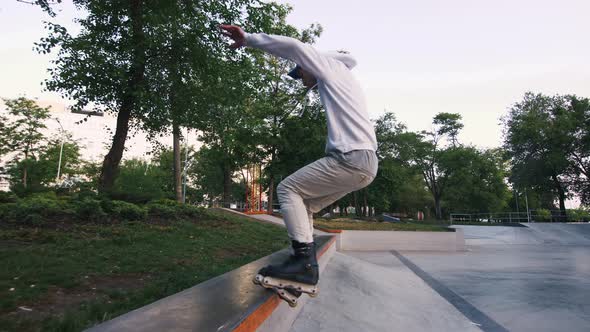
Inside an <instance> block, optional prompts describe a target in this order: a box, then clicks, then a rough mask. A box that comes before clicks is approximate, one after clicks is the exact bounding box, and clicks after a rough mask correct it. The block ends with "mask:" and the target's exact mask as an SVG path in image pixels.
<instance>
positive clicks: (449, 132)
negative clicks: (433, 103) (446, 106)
mask: <svg viewBox="0 0 590 332" xmlns="http://www.w3.org/2000/svg"><path fill="white" fill-rule="evenodd" d="M460 121H461V115H460V114H457V113H444V112H443V113H438V114H437V115H436V116H435V117H434V120H433V121H432V123H433V124H434V125H436V126H438V128H437V134H438V135H439V136H441V137H443V136H448V137H449V139H450V141H451V145H452V146H453V147H456V146H457V145H458V141H457V135H459V131H460V130H461V129H463V124H462V123H461V122H460Z"/></svg>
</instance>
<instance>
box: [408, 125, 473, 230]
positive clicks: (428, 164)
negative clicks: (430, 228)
mask: <svg viewBox="0 0 590 332" xmlns="http://www.w3.org/2000/svg"><path fill="white" fill-rule="evenodd" d="M460 119H461V116H460V115H458V114H450V113H439V114H437V115H436V116H435V117H434V119H433V124H434V125H435V128H434V129H433V130H432V131H423V132H422V133H421V134H419V135H416V136H415V137H414V138H413V141H412V142H411V145H410V146H409V150H410V151H411V155H412V163H413V164H414V165H416V166H417V167H418V169H420V172H421V173H422V176H423V178H424V182H425V183H426V186H427V188H428V190H429V191H430V193H431V194H432V198H433V200H434V209H435V214H436V218H437V219H442V204H441V203H442V198H443V195H444V192H445V189H446V187H447V182H448V176H449V169H447V168H445V167H444V165H442V164H441V158H443V156H444V155H445V153H447V152H448V151H450V150H452V149H456V144H457V142H456V136H457V135H458V131H459V129H460V128H462V126H463V125H462V124H461V123H459V122H458V121H459V120H460ZM445 137H450V139H451V144H452V145H451V147H445V146H444V145H443V142H442V140H443V139H444V138H445Z"/></svg>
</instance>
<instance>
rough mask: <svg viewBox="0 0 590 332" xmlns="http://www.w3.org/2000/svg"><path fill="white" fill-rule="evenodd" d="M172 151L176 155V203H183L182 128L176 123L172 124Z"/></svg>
mask: <svg viewBox="0 0 590 332" xmlns="http://www.w3.org/2000/svg"><path fill="white" fill-rule="evenodd" d="M172 140H173V144H172V149H173V153H174V192H175V194H176V201H177V202H179V203H182V174H181V173H182V172H181V170H182V165H181V160H180V154H181V151H180V150H181V149H180V128H179V126H178V124H177V123H176V121H173V124H172Z"/></svg>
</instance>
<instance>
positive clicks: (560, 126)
mask: <svg viewBox="0 0 590 332" xmlns="http://www.w3.org/2000/svg"><path fill="white" fill-rule="evenodd" d="M570 105H571V104H569V103H568V98H567V97H564V96H553V97H549V96H545V95H542V94H534V93H530V92H528V93H526V94H525V96H524V98H523V100H522V101H520V102H518V103H516V104H514V106H513V107H512V108H511V109H510V112H509V113H508V115H507V116H506V117H505V118H504V120H503V121H504V136H505V137H504V148H505V149H506V151H507V153H508V156H509V157H510V159H511V165H512V168H511V175H510V181H511V182H512V183H513V184H514V186H515V187H516V188H518V189H520V190H522V189H521V188H530V189H533V190H534V191H537V192H551V193H552V194H553V197H554V198H555V197H556V198H557V200H558V201H559V209H560V212H561V217H562V218H565V217H566V209H565V200H566V199H567V197H568V195H569V192H570V189H571V184H570V182H569V181H568V175H569V174H568V171H569V170H570V167H571V160H570V159H568V158H569V157H570V156H571V154H572V148H573V145H574V136H573V135H572V134H573V133H574V128H575V127H576V124H575V122H574V121H572V117H571V112H570V110H569V106H570ZM553 200H554V199H551V200H550V202H548V203H549V204H550V206H543V207H544V208H547V209H551V208H553V203H552V202H551V201H553Z"/></svg>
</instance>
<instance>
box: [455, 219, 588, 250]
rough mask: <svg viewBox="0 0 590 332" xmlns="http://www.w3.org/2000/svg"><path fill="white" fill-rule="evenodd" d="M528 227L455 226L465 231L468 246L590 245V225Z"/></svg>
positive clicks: (547, 224) (532, 225)
mask: <svg viewBox="0 0 590 332" xmlns="http://www.w3.org/2000/svg"><path fill="white" fill-rule="evenodd" d="M524 225H525V226H526V227H505V226H463V225H461V226H453V227H454V228H459V229H462V230H463V233H464V236H465V241H466V243H467V244H468V245H490V244H539V245H541V244H555V245H590V224H562V223H528V224H524Z"/></svg>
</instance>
